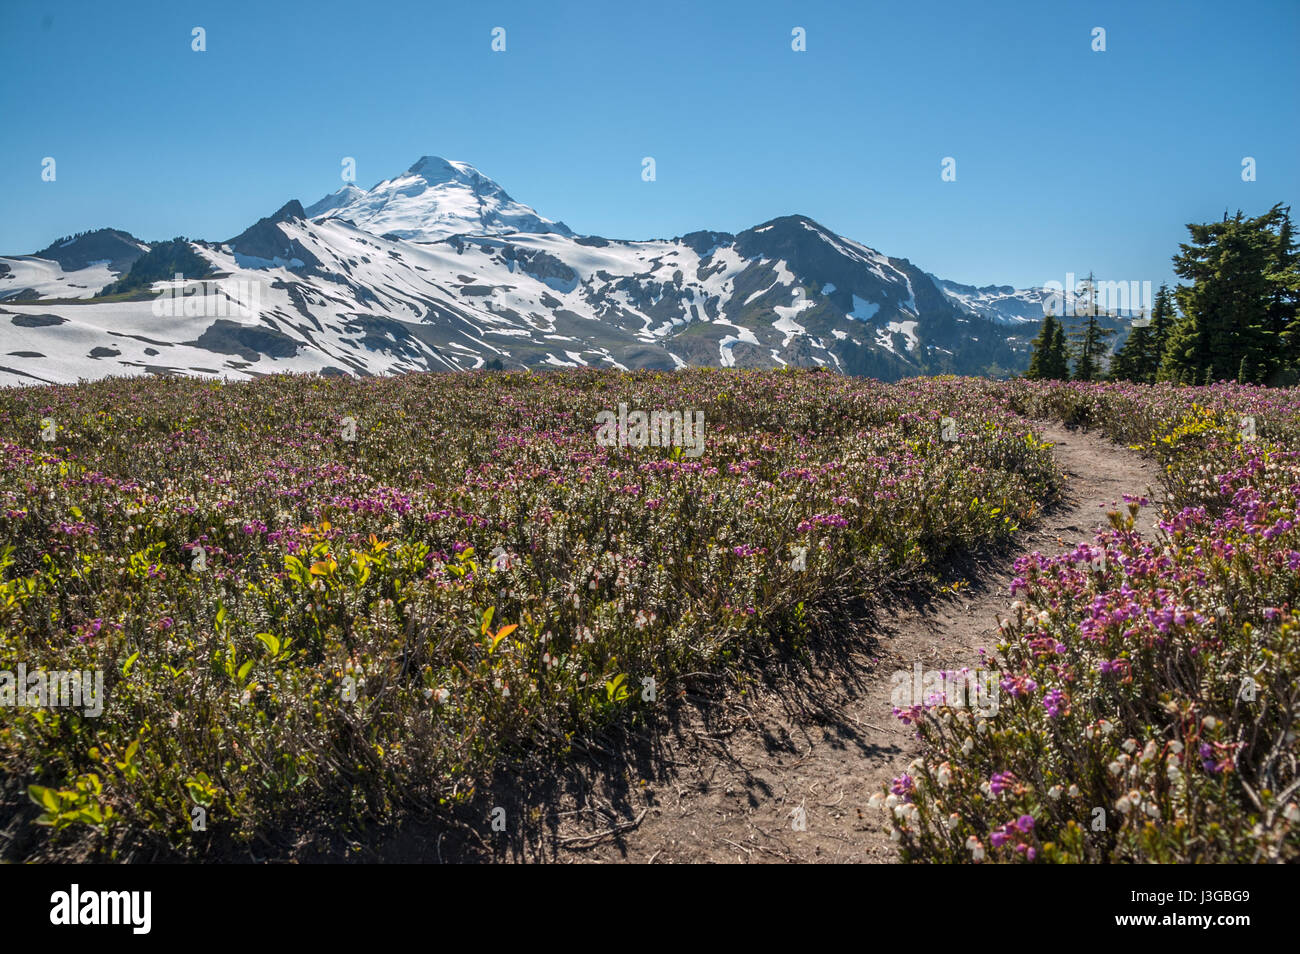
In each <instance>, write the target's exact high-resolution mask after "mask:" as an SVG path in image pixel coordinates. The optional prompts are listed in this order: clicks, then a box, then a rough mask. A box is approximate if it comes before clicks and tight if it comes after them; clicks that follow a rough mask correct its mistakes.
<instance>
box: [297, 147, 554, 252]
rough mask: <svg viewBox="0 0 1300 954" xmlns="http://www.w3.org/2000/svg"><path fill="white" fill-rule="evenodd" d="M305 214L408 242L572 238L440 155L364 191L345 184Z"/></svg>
mask: <svg viewBox="0 0 1300 954" xmlns="http://www.w3.org/2000/svg"><path fill="white" fill-rule="evenodd" d="M306 215H307V217H308V218H313V219H315V218H325V217H328V218H336V219H347V220H348V221H350V222H351V223H352V224H353V225H355V226H356V227H357V228H359V229H362V230H364V231H366V232H373V233H374V234H376V235H383V236H386V237H389V238H399V239H406V240H408V241H412V242H436V241H438V240H439V239H444V238H446V237H447V236H449V235H458V234H474V235H501V234H504V233H507V232H541V233H547V232H556V233H558V234H560V235H572V234H573V232H572V231H570V229H569V227H568V226H567V225H565V224H564V223H563V222H552V221H551V220H550V219H544V218H542V217H541V216H540V215H538V214H537V213H536V212H534V211H533V210H532V209H530V208H529V207H528V206H526V205H521V204H520V203H518V202H516V201H515V200H514V199H512V198H510V196H508V195H507V194H506V191H505V190H504V189H502V188H501V187H500V186H499V185H497V184H496V183H495V182H493V181H492V180H491V179H489V178H488V177H487V176H485V175H483V173H481V172H479V171H478V170H477V169H475V168H474V167H473V166H471V165H470V164H469V163H468V162H454V161H451V160H448V159H443V158H441V157H440V156H424V157H422V158H421V159H420V160H419V161H418V162H416V163H415V164H414V165H413V166H411V168H409V169H407V170H406V171H405V172H404V173H402V174H401V175H400V176H398V177H397V178H396V179H385V180H384V181H383V182H381V183H379V184H378V185H376V186H375V187H374V188H372V189H371V190H370V191H368V192H366V191H364V190H362V189H358V188H357V187H356V186H353V185H345V186H344V187H343V188H342V189H339V190H338V191H337V192H333V193H331V194H330V195H327V196H325V198H323V199H321V200H320V201H319V202H317V203H315V204H314V205H310V206H308V207H307V210H306Z"/></svg>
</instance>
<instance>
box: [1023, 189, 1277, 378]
mask: <svg viewBox="0 0 1300 954" xmlns="http://www.w3.org/2000/svg"><path fill="white" fill-rule="evenodd" d="M1187 230H1188V232H1189V233H1190V235H1189V241H1188V242H1185V243H1182V244H1181V245H1180V252H1179V254H1177V255H1175V256H1174V259H1173V265H1174V272H1175V273H1176V274H1177V275H1178V276H1179V277H1180V278H1183V279H1186V280H1187V282H1188V284H1180V285H1179V286H1178V287H1177V288H1175V289H1172V290H1171V289H1170V288H1169V287H1168V286H1167V285H1161V286H1160V291H1159V292H1158V293H1157V294H1156V296H1155V301H1154V302H1153V303H1152V308H1151V313H1150V315H1144V316H1143V317H1142V318H1141V319H1140V320H1137V321H1134V322H1133V327H1132V330H1131V331H1130V333H1129V336H1128V339H1127V340H1126V341H1125V342H1124V344H1123V346H1122V347H1121V348H1119V350H1118V351H1115V352H1114V353H1113V354H1112V353H1111V350H1110V345H1109V343H1108V341H1107V339H1108V338H1109V337H1110V336H1111V335H1113V334H1114V333H1115V329H1113V328H1106V327H1103V326H1101V325H1100V323H1099V322H1098V320H1097V309H1096V307H1095V301H1094V298H1095V289H1094V287H1093V283H1092V279H1091V277H1089V279H1088V281H1087V282H1085V283H1084V284H1083V285H1081V287H1080V293H1081V297H1082V298H1083V306H1082V307H1081V308H1076V309H1075V311H1076V320H1075V322H1074V323H1073V326H1072V327H1071V328H1068V329H1067V327H1066V326H1065V323H1064V318H1058V317H1057V316H1056V315H1055V314H1054V313H1053V312H1054V310H1055V309H1054V308H1052V307H1050V306H1049V307H1048V309H1047V311H1048V314H1047V315H1046V316H1045V317H1044V318H1043V325H1042V328H1041V329H1040V331H1039V333H1038V337H1036V338H1035V339H1034V341H1033V353H1032V355H1031V357H1030V359H1029V369H1028V370H1027V371H1026V372H1025V377H1027V378H1044V379H1052V380H1061V381H1065V380H1075V381H1097V380H1102V379H1103V378H1109V379H1110V380H1113V381H1137V382H1141V383H1147V384H1152V383H1155V382H1157V381H1170V382H1173V383H1175V384H1213V383H1215V382H1218V381H1237V382H1240V383H1242V384H1270V385H1278V386H1285V385H1291V384H1295V383H1297V381H1300V246H1298V245H1297V242H1296V238H1295V234H1294V231H1293V228H1292V224H1291V207H1290V206H1284V205H1283V204H1282V203H1278V204H1277V205H1275V206H1273V208H1271V209H1269V210H1268V211H1267V212H1265V213H1264V214H1263V215H1260V216H1256V217H1254V218H1249V217H1246V216H1245V215H1243V214H1242V212H1241V211H1240V210H1238V212H1237V214H1236V215H1234V216H1232V217H1229V216H1228V215H1227V214H1226V213H1225V214H1224V216H1223V221H1221V222H1210V223H1206V224H1203V225H1197V224H1189V225H1188V226H1187Z"/></svg>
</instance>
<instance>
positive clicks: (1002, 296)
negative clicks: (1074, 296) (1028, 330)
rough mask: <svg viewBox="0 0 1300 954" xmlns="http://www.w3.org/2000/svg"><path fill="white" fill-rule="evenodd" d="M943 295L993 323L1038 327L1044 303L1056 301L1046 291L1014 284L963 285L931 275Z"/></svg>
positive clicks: (1040, 322) (1041, 319)
mask: <svg viewBox="0 0 1300 954" xmlns="http://www.w3.org/2000/svg"><path fill="white" fill-rule="evenodd" d="M929 278H930V279H931V281H933V282H934V283H935V284H936V285H937V286H938V287H939V290H940V291H941V292H943V294H944V295H945V296H946V297H947V298H948V299H949V300H951V301H952V302H954V303H956V304H957V305H960V306H961V307H963V308H965V309H967V310H968V311H973V312H974V313H975V314H977V315H980V316H982V317H984V318H988V319H989V320H990V321H996V322H997V323H998V324H1003V325H1019V324H1024V323H1026V322H1029V323H1032V324H1033V325H1034V326H1035V327H1036V326H1038V325H1040V324H1042V321H1043V315H1044V314H1045V312H1044V310H1043V307H1044V306H1043V303H1044V302H1046V301H1049V300H1050V299H1051V298H1052V292H1050V291H1049V290H1047V289H1045V288H1012V287H1011V286H1010V285H985V286H984V287H983V288H976V287H975V286H974V285H962V284H959V283H958V282H950V281H945V280H944V279H942V278H939V277H938V276H937V275H930V276H929Z"/></svg>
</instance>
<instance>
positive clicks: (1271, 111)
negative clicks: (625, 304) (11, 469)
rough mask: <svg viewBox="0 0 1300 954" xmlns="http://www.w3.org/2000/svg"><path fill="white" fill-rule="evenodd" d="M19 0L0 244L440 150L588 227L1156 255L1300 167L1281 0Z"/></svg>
mask: <svg viewBox="0 0 1300 954" xmlns="http://www.w3.org/2000/svg"><path fill="white" fill-rule="evenodd" d="M7 13H8V16H7V22H6V29H5V31H4V32H3V34H0V53H2V54H3V56H4V59H5V62H6V64H7V66H8V67H9V69H8V72H7V79H6V84H7V91H8V93H9V95H8V96H7V97H6V101H7V105H8V107H9V110H8V116H7V124H6V125H7V128H6V136H5V141H4V143H3V145H0V190H2V194H3V195H5V196H6V200H5V207H4V210H3V214H0V255H19V254H30V253H32V252H34V251H36V250H38V249H41V248H44V247H45V246H47V245H48V244H50V242H52V241H53V240H54V239H56V238H58V237H59V236H62V235H66V234H71V233H74V232H80V231H86V230H90V229H97V228H104V227H113V228H119V229H123V230H126V231H129V232H131V233H132V234H134V235H136V236H138V237H140V238H142V239H144V240H146V241H155V240H160V239H167V238H171V237H173V236H175V235H185V236H188V237H190V238H201V239H205V240H210V241H223V240H225V239H228V238H230V237H232V236H234V235H237V234H238V233H239V232H241V231H243V230H244V229H245V228H247V227H248V226H249V225H251V224H252V223H253V222H255V221H256V220H257V219H258V218H261V217H262V216H266V215H269V214H271V213H272V212H274V211H275V210H276V209H278V208H279V207H280V206H282V205H283V204H284V203H285V202H288V201H289V200H290V199H298V200H299V201H301V202H302V203H303V204H304V205H309V204H311V203H312V202H315V201H316V200H317V199H319V198H321V197H322V196H324V195H326V194H328V193H330V192H333V191H335V190H336V189H338V188H339V187H340V186H341V185H342V184H343V182H342V180H341V178H340V167H341V166H340V164H341V162H342V160H343V159H344V157H353V158H354V159H355V160H356V185H358V186H360V187H362V188H368V187H369V186H370V185H373V184H374V183H376V182H379V181H381V180H383V179H386V178H390V177H392V176H395V175H396V174H398V173H399V172H401V171H402V170H404V169H406V168H407V167H408V166H410V165H411V164H412V163H413V162H414V161H415V160H416V159H418V158H419V157H420V156H423V155H430V154H432V155H440V156H444V157H446V158H449V159H460V160H463V161H466V162H469V163H471V164H472V165H474V166H475V167H476V168H478V169H479V170H480V171H482V172H483V173H484V174H485V175H487V176H490V177H491V178H493V179H494V180H496V181H497V182H498V183H499V184H500V185H501V186H502V187H503V188H505V190H506V191H507V192H509V193H510V195H511V196H512V197H513V198H514V199H516V200H517V201H519V202H522V203H524V204H526V205H529V206H532V207H533V208H534V209H536V211H537V212H538V213H539V214H540V215H543V216H545V217H547V218H551V219H558V220H561V221H563V222H565V223H566V224H567V225H569V226H570V227H571V228H573V229H574V230H575V231H577V232H579V233H584V234H594V235H602V236H605V237H608V238H614V239H648V238H669V237H673V236H678V235H682V234H685V233H688V232H692V231H697V230H701V229H708V230H714V231H726V232H733V233H734V232H740V231H743V230H744V229H747V228H750V227H752V226H755V225H758V224H759V223H761V222H764V221H766V220H768V219H772V218H775V217H777V216H780V215H788V214H795V213H798V214H803V215H807V216H809V217H811V218H813V219H815V220H817V221H818V222H820V223H822V224H823V225H825V226H827V227H828V228H830V229H833V230H834V231H836V232H838V233H840V234H842V235H845V236H846V237H848V238H852V239H854V240H857V241H859V242H862V243H864V244H866V245H869V246H870V247H872V248H875V249H877V250H879V251H881V252H883V253H885V254H887V255H891V256H896V257H900V258H907V259H909V260H911V261H912V262H913V263H914V264H916V265H917V266H919V267H921V268H923V269H925V270H926V271H929V272H932V273H934V274H936V275H938V276H940V277H942V278H945V279H949V280H951V281H956V282H961V283H964V284H973V285H988V284H998V285H1014V286H1016V287H1019V288H1023V287H1029V286H1041V285H1043V284H1045V283H1047V282H1050V281H1058V282H1059V281H1063V280H1064V278H1065V275H1066V273H1067V272H1074V273H1075V274H1077V275H1083V274H1087V273H1088V272H1089V271H1092V272H1094V273H1095V274H1096V275H1097V277H1098V278H1099V279H1102V280H1114V281H1150V282H1152V283H1153V284H1154V285H1155V286H1157V287H1158V286H1159V284H1160V283H1161V282H1170V283H1171V284H1172V283H1174V282H1175V281H1176V277H1175V276H1174V274H1173V271H1172V268H1171V266H1170V258H1171V256H1173V255H1174V254H1175V253H1176V252H1177V250H1178V244H1179V243H1180V242H1182V241H1185V240H1186V237H1187V233H1186V229H1185V224H1186V223H1188V222H1200V221H1210V220H1213V219H1217V218H1219V217H1220V216H1222V215H1223V214H1224V212H1225V211H1227V212H1229V213H1231V212H1235V211H1236V210H1237V209H1241V210H1242V211H1244V212H1245V213H1246V214H1248V215H1257V214H1259V213H1261V212H1263V211H1265V210H1266V209H1268V208H1269V207H1270V206H1272V205H1273V204H1274V203H1276V202H1284V203H1291V202H1292V201H1293V199H1295V197H1296V195H1297V192H1300V190H1298V189H1297V186H1298V185H1300V124H1297V123H1296V117H1297V115H1298V114H1300V109H1297V107H1298V106H1300V62H1298V61H1297V58H1296V57H1295V55H1294V50H1295V47H1296V43H1297V40H1300V4H1295V3H1292V2H1266V0H1256V2H1248V3H1242V4H1236V5H1234V6H1232V7H1226V6H1221V5H1218V4H1213V3H1208V2H1193V3H1174V2H1168V3H1166V2H1159V3H1150V4H1143V5H1142V6H1141V8H1139V9H1129V5H1127V4H1122V3H1112V2H1100V3H1089V4H1068V5H1065V6H1062V7H1060V8H1054V9H1050V10H1048V9H1042V8H1040V7H1039V5H1037V4H1032V3H1027V2H997V3H992V4H988V5H985V6H982V7H981V8H979V9H978V11H975V10H972V9H970V8H969V7H965V6H964V5H958V4H929V5H925V6H917V7H913V8H909V9H908V10H904V11H900V10H881V11H875V10H869V9H866V8H856V7H853V8H846V9H837V8H836V7H835V6H834V5H830V4H822V3H812V4H806V5H801V6H800V7H798V8H797V9H787V8H786V7H785V5H783V4H780V3H775V2H755V3H747V4H743V5H735V4H725V5H721V6H713V7H710V8H708V9H701V8H697V7H693V6H691V5H688V4H684V3H667V4H660V5H656V6H655V7H653V8H647V9H633V10H627V11H622V10H619V11H616V10H609V9H606V8H604V7H603V6H601V5H599V4H593V3H586V2H574V3H565V4H554V5H548V6H540V5H536V4H519V3H509V4H502V5H501V6H499V7H497V8H494V9H493V10H491V11H478V10H473V9H468V10H467V9H464V8H441V7H430V6H428V5H422V4H416V3H411V2H406V0H399V2H394V3H391V4H389V5H387V6H385V7H384V8H383V9H377V10H367V11H366V16H365V18H364V20H357V19H356V17H355V13H356V9H355V8H354V7H353V6H352V5H350V4H344V3H341V2H338V0H324V2H321V3H319V4H317V5H316V6H315V7H313V8H312V9H310V10H307V11H300V10H299V11H288V10H279V9H274V8H263V7H260V6H257V5H254V4H251V3H244V2H235V3H230V4H226V5H223V6H222V8H221V9H219V10H211V11H209V10H202V9H197V8H193V9H191V8H180V7H176V6H174V5H170V4H166V5H164V4H157V5H154V4H142V5H140V6H133V7H130V8H127V9H126V10H108V9H101V8H99V7H97V6H92V5H90V4H88V3H86V4H83V3H70V4H66V5H64V6H62V7H59V8H57V9H54V10H53V12H50V11H48V10H45V9H43V8H42V7H41V6H40V5H38V4H36V3H30V2H18V3H15V4H12V5H11V6H10V8H9V9H8V11H7ZM498 26H500V27H503V28H504V29H505V30H506V34H505V45H506V49H505V51H504V52H494V51H493V50H492V48H491V47H492V43H493V35H492V31H493V29H494V28H495V27H498ZM194 27H202V28H203V29H204V30H205V31H206V32H205V42H206V50H205V51H203V52H195V51H194V50H193V49H192V48H191V47H192V42H193V39H192V30H193V28H194ZM796 27H801V28H803V29H804V30H805V31H806V32H805V36H806V50H805V51H802V52H796V51H795V50H793V49H792V48H791V45H792V30H793V29H794V28H796ZM1095 27H1101V28H1103V29H1105V31H1106V35H1105V40H1106V50H1105V51H1104V52H1097V51H1094V50H1093V49H1092V46H1093V45H1094V38H1093V33H1092V31H1093V29H1094V28H1095ZM47 156H49V157H53V158H54V159H55V160H56V163H57V166H56V169H57V173H56V175H57V177H56V179H55V181H53V182H45V181H42V179H41V172H42V161H43V159H44V158H45V157H47ZM646 156H651V157H654V159H655V164H656V179H655V181H653V182H646V181H643V179H642V176H641V172H642V160H643V158H644V157H646ZM945 157H952V158H954V159H955V160H956V180H955V181H951V182H945V181H942V180H941V175H940V174H941V168H942V167H941V163H942V161H943V160H944V159H945ZM1245 157H1252V158H1253V159H1254V160H1255V163H1256V174H1257V179H1256V181H1253V182H1246V181H1243V180H1242V161H1243V159H1244V158H1245Z"/></svg>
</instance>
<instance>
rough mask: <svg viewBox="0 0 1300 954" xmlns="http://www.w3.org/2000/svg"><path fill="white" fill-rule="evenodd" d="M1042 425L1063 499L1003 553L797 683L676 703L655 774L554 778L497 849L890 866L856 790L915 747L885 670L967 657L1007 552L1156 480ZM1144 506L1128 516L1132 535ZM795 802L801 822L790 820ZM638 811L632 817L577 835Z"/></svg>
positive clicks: (1060, 532) (1033, 545)
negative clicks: (540, 815)
mask: <svg viewBox="0 0 1300 954" xmlns="http://www.w3.org/2000/svg"><path fill="white" fill-rule="evenodd" d="M1041 426H1042V431H1043V435H1044V437H1045V438H1046V439H1047V440H1049V441H1052V442H1054V443H1055V445H1056V447H1055V449H1054V452H1055V454H1056V456H1057V460H1058V462H1059V464H1060V466H1061V468H1062V470H1063V471H1064V473H1065V474H1066V477H1067V481H1068V482H1067V484H1066V488H1065V492H1066V501H1065V503H1064V504H1063V505H1061V506H1059V507H1057V508H1055V509H1054V510H1053V511H1049V512H1048V513H1047V514H1046V515H1044V518H1043V519H1042V521H1041V523H1040V525H1039V526H1038V527H1036V528H1035V529H1033V530H1028V531H1025V532H1024V534H1023V536H1022V537H1021V538H1020V539H1019V540H1018V541H1017V546H1016V547H1015V548H1014V549H1013V550H1012V551H1011V552H1010V553H1009V554H1005V553H1004V554H1002V555H1000V556H998V557H997V558H996V559H990V560H986V561H983V562H973V563H972V565H971V566H970V567H964V568H962V571H961V575H962V576H963V577H964V578H965V579H967V580H968V581H970V584H971V585H970V588H969V589H964V590H962V591H961V593H960V595H956V596H946V597H942V598H939V599H936V600H934V601H932V602H929V603H927V604H925V605H921V606H916V607H904V608H902V609H899V610H897V611H895V609H894V608H893V607H891V608H890V613H891V615H890V617H889V618H888V619H884V620H880V621H878V622H877V624H876V625H875V626H874V627H873V628H874V629H875V630H876V634H875V638H874V639H872V640H870V641H869V642H868V643H866V644H864V645H862V646H861V647H860V648H859V649H857V650H856V651H850V652H849V653H848V656H847V658H846V659H844V660H837V661H836V662H835V664H834V665H833V666H830V667H828V668H826V669H824V670H822V671H819V672H817V673H816V674H815V675H814V677H813V678H812V679H811V680H810V683H811V688H810V689H808V690H806V691H804V690H798V691H792V692H787V691H765V692H763V693H761V697H760V698H758V699H755V700H754V701H753V702H751V703H749V704H748V706H746V705H745V704H732V703H731V702H728V703H727V704H726V705H725V706H722V707H719V708H724V709H725V710H726V712H725V714H721V715H720V714H717V713H714V714H712V715H710V714H709V712H708V710H707V709H699V710H696V709H694V708H691V710H690V711H689V712H687V713H685V714H683V715H682V716H681V717H680V718H679V719H678V721H677V723H676V724H675V725H673V726H671V727H666V728H665V730H664V734H663V735H662V736H661V737H660V739H659V744H658V745H657V746H656V749H657V751H656V752H655V755H654V761H655V762H657V763H658V764H659V765H660V766H662V768H661V769H660V771H659V772H658V773H655V774H658V775H659V776H660V777H658V778H653V777H651V778H647V779H646V781H645V782H644V783H643V782H642V781H641V780H640V778H637V777H636V776H637V775H638V774H640V773H639V772H638V771H637V768H638V766H637V765H636V760H631V761H629V762H627V763H626V764H625V765H624V767H623V768H622V770H621V771H620V770H615V771H614V772H612V773H608V774H606V775H605V776H604V777H603V779H602V780H601V781H599V782H596V783H594V784H592V785H591V786H590V787H588V786H587V785H583V786H581V789H580V790H577V791H575V790H574V789H573V788H572V787H569V788H568V791H567V792H566V795H565V798H564V799H563V801H565V802H567V803H568V804H567V805H566V807H567V808H569V809H570V811H567V812H563V813H561V814H562V815H563V816H567V817H562V818H561V819H560V822H561V823H560V824H558V825H556V826H555V827H554V828H552V830H551V832H550V836H549V838H543V839H539V840H537V841H534V842H533V844H532V845H531V846H517V849H518V848H522V852H520V851H518V850H516V851H515V852H511V853H510V854H514V855H515V857H516V858H518V857H520V855H521V854H522V856H523V857H527V858H532V859H542V858H545V859H547V860H554V861H569V862H573V861H638V862H644V861H652V860H653V861H655V862H700V861H717V862H734V861H746V862H748V861H839V862H890V861H894V860H895V859H896V853H895V851H894V850H893V847H892V844H891V842H890V841H889V837H888V830H887V829H886V827H885V825H884V822H883V817H882V815H881V813H880V812H879V811H876V810H871V809H868V808H867V799H868V798H869V797H870V796H871V794H872V793H873V792H875V791H877V790H878V788H879V783H880V782H881V781H883V780H885V779H887V778H890V777H893V776H895V775H898V774H900V773H901V772H902V771H904V770H905V769H906V767H907V765H908V764H909V763H910V762H911V761H912V760H913V759H914V758H916V756H917V755H918V754H919V748H918V743H917V741H916V739H915V737H914V735H913V734H912V733H911V731H910V730H909V729H908V728H906V727H905V726H903V725H902V724H901V723H899V722H898V721H897V720H896V719H895V718H894V717H893V715H892V712H891V704H890V676H891V674H892V673H894V672H895V671H898V670H910V669H911V668H912V666H913V664H914V663H915V662H917V661H920V662H921V663H922V665H923V667H924V668H925V669H927V670H929V669H941V668H958V667H960V666H970V667H972V668H974V667H975V666H976V665H978V655H977V652H976V651H977V649H978V648H980V647H986V648H989V649H991V648H992V646H993V644H994V643H995V641H996V640H995V634H996V627H997V620H998V618H999V617H1000V616H1005V615H1006V614H1007V613H1008V611H1009V606H1010V603H1011V601H1012V598H1011V597H1010V596H1009V595H1008V593H1007V586H1008V584H1009V582H1010V579H1011V574H1010V572H1009V570H1010V568H1011V566H1012V563H1013V562H1014V558H1015V557H1016V556H1018V555H1020V554H1022V553H1029V552H1032V551H1034V550H1039V551H1040V552H1043V553H1046V554H1052V553H1058V552H1060V551H1062V550H1064V549H1066V548H1068V547H1072V546H1073V545H1074V544H1076V543H1077V542H1078V541H1080V540H1088V541H1091V539H1092V534H1093V531H1094V530H1095V529H1096V528H1098V527H1100V526H1104V525H1105V524H1106V514H1107V512H1108V510H1111V509H1115V508H1116V507H1117V506H1118V505H1119V504H1120V501H1121V497H1122V495H1124V494H1147V495H1152V493H1151V492H1153V491H1154V490H1155V489H1156V488H1157V486H1158V472H1157V468H1156V467H1155V466H1154V465H1152V464H1151V463H1150V462H1148V461H1146V460H1143V459H1142V458H1141V457H1139V456H1138V455H1137V454H1136V453H1134V452H1132V451H1128V450H1126V449H1124V448H1123V447H1119V446H1117V445H1115V444H1113V443H1111V442H1110V441H1108V440H1106V438H1104V437H1103V436H1102V435H1100V434H1097V433H1084V432H1081V431H1077V430H1075V431H1070V430H1066V429H1065V428H1063V427H1060V426H1058V425H1053V424H1044V425H1041ZM1155 510H1156V508H1155V506H1152V507H1149V508H1145V509H1144V510H1143V511H1142V513H1141V515H1140V517H1139V526H1140V528H1141V529H1142V530H1143V532H1144V533H1148V532H1150V531H1151V529H1152V528H1153V523H1154V520H1155ZM646 767H647V766H646V765H645V763H642V764H641V766H640V768H642V769H644V768H646ZM649 774H651V773H649V772H647V773H646V775H649ZM646 775H641V778H646ZM615 776H621V777H615ZM799 809H802V812H803V815H804V818H805V819H806V830H802V831H796V830H795V827H794V826H795V821H796V819H797V817H798V815H797V812H798V810H799ZM643 810H644V811H643ZM638 817H639V818H640V823H639V824H637V825H636V826H635V827H634V828H627V829H626V830H622V831H617V832H615V833H612V834H609V835H606V836H605V837H594V838H591V839H590V840H585V841H583V840H577V839H579V838H580V837H581V836H582V835H583V834H584V833H587V834H590V833H596V834H597V836H599V833H600V832H602V831H612V830H613V829H615V828H619V827H623V826H628V825H630V824H632V823H634V822H635V821H636V819H637V818H638Z"/></svg>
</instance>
